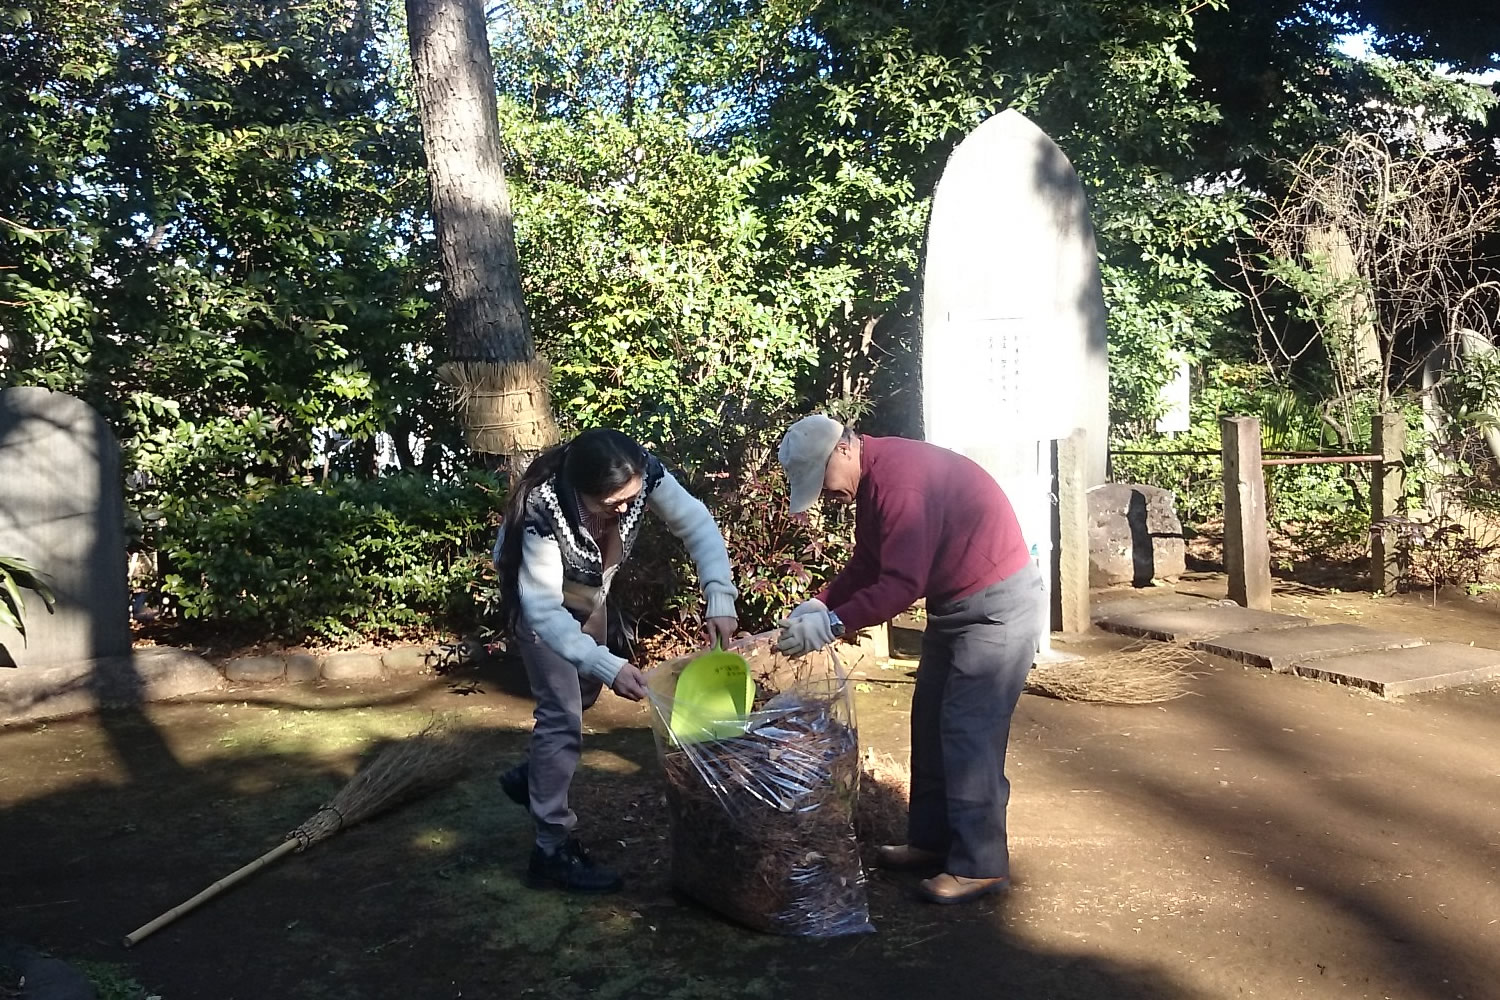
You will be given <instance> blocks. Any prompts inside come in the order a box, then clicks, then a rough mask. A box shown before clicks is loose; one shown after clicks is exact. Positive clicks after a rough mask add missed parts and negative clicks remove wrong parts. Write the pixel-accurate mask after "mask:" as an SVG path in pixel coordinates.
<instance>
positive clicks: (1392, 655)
mask: <svg viewBox="0 0 1500 1000" xmlns="http://www.w3.org/2000/svg"><path fill="white" fill-rule="evenodd" d="M1292 672H1293V673H1295V674H1297V675H1298V676H1300V677H1311V678H1313V679H1315V680H1321V681H1331V682H1333V683H1335V684H1347V685H1349V686H1351V687H1358V688H1364V689H1365V690H1367V691H1373V692H1375V693H1376V694H1378V695H1382V696H1384V697H1387V698H1396V697H1400V696H1401V695H1405V694H1416V693H1418V692H1420V691H1436V690H1438V689H1440V688H1450V687H1459V686H1461V685H1464V684H1478V683H1482V682H1484V681H1489V680H1495V679H1497V678H1500V650H1494V649H1484V648H1482V647H1479V646H1465V645H1462V644H1460V643H1456V642H1435V643H1433V644H1431V645H1429V646H1420V647H1416V648H1410V647H1409V648H1405V649H1386V650H1379V651H1376V652H1372V653H1353V654H1350V655H1348V656H1333V657H1328V658H1326V659H1321V660H1312V661H1309V662H1305V663H1304V662H1300V661H1299V662H1296V663H1294V664H1293V665H1292Z"/></svg>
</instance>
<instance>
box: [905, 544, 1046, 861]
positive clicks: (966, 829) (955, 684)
mask: <svg viewBox="0 0 1500 1000" xmlns="http://www.w3.org/2000/svg"><path fill="white" fill-rule="evenodd" d="M1041 601H1042V579H1041V574H1040V573H1038V571H1037V569H1036V567H1035V566H1030V565H1028V566H1027V567H1025V568H1024V569H1022V570H1021V571H1020V572H1018V573H1015V574H1013V575H1011V576H1010V577H1007V578H1006V579H1004V580H1002V581H1000V582H999V583H996V584H992V585H991V586H989V587H987V588H986V589H984V590H981V591H979V592H978V593H976V594H972V595H970V596H968V597H965V598H962V599H960V600H957V601H952V602H948V603H946V604H941V605H936V606H934V605H932V604H929V605H928V607H927V629H926V632H925V633H923V637H922V659H921V661H920V662H919V664H918V666H917V684H916V691H915V693H914V695H913V697H912V705H911V768H912V775H911V813H910V816H909V818H908V826H907V840H908V843H910V844H911V845H912V846H914V847H920V848H924V849H926V850H931V851H938V852H940V853H942V854H944V855H946V857H947V860H948V864H947V869H946V870H947V871H948V873H949V874H951V875H964V876H967V877H969V878H994V877H997V876H1001V875H1005V876H1008V875H1009V874H1010V852H1009V849H1008V848H1007V846H1006V840H1005V807H1006V805H1007V804H1008V803H1009V801H1010V782H1009V781H1008V780H1006V777H1005V746H1006V743H1007V741H1008V740H1009V739H1010V719H1011V714H1012V713H1013V712H1014V711H1015V708H1016V702H1017V701H1019V700H1020V697H1021V689H1022V688H1023V687H1024V686H1025V684H1026V675H1027V673H1028V672H1029V671H1030V670H1031V665H1032V661H1033V660H1034V658H1035V652H1036V640H1037V638H1038V634H1039V631H1040V629H1041V610H1042V609H1041Z"/></svg>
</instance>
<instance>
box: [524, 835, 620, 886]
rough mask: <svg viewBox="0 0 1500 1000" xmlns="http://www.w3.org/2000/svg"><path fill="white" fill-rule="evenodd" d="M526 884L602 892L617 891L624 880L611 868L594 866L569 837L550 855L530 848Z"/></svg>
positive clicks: (578, 845) (586, 853) (586, 854)
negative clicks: (529, 862)
mask: <svg viewBox="0 0 1500 1000" xmlns="http://www.w3.org/2000/svg"><path fill="white" fill-rule="evenodd" d="M526 883H527V884H528V885H530V886H531V887H532V888H533V889H566V890H567V891H568V892H591V893H604V892H619V891H620V887H621V886H623V885H624V884H625V880H624V879H622V878H620V873H619V872H617V871H615V870H614V869H613V868H607V867H605V866H604V865H600V864H595V863H594V862H593V861H592V860H591V859H590V858H589V856H588V852H587V851H585V850H584V849H583V845H582V844H580V843H579V842H578V841H577V840H576V839H574V838H572V837H569V838H568V839H567V840H566V841H564V842H563V845H562V846H561V847H559V848H558V849H557V850H555V851H553V852H552V853H551V854H548V853H547V852H546V851H544V850H542V849H541V848H540V847H533V848H532V849H531V864H530V865H529V866H528V867H527V870H526Z"/></svg>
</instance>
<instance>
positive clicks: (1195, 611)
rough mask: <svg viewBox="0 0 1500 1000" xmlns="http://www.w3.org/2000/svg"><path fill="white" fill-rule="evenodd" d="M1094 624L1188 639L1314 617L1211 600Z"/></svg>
mask: <svg viewBox="0 0 1500 1000" xmlns="http://www.w3.org/2000/svg"><path fill="white" fill-rule="evenodd" d="M1095 624H1097V625H1098V626H1099V627H1100V628H1102V629H1104V630H1105V631H1106V632H1118V633H1119V634H1121V635H1135V636H1140V637H1141V638H1143V639H1160V640H1162V641H1163V642H1185V641H1188V640H1192V639H1208V638H1211V637H1213V636H1222V635H1226V634H1235V633H1249V634H1258V633H1259V632H1262V631H1266V632H1270V631H1279V630H1283V629H1293V628H1301V627H1305V626H1309V625H1311V624H1312V621H1311V619H1308V618H1303V617H1301V616H1300V615H1279V614H1276V613H1274V612H1271V611H1251V610H1250V609H1249V608H1242V607H1240V606H1239V605H1237V604H1210V605H1207V606H1204V607H1196V608H1164V609H1162V610H1160V611H1138V612H1135V613H1134V614H1117V615H1111V616H1110V617H1108V618H1102V619H1100V620H1099V621H1098V622H1096V623H1095Z"/></svg>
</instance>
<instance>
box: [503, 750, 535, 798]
mask: <svg viewBox="0 0 1500 1000" xmlns="http://www.w3.org/2000/svg"><path fill="white" fill-rule="evenodd" d="M500 790H501V791H502V792H504V793H505V797H506V798H508V799H510V800H511V801H512V802H514V803H515V804H516V805H518V806H521V807H523V808H526V809H530V808H531V762H530V761H525V760H523V761H521V763H519V764H517V765H516V766H515V767H513V768H511V769H510V770H509V771H506V772H504V773H503V774H501V775H500Z"/></svg>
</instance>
